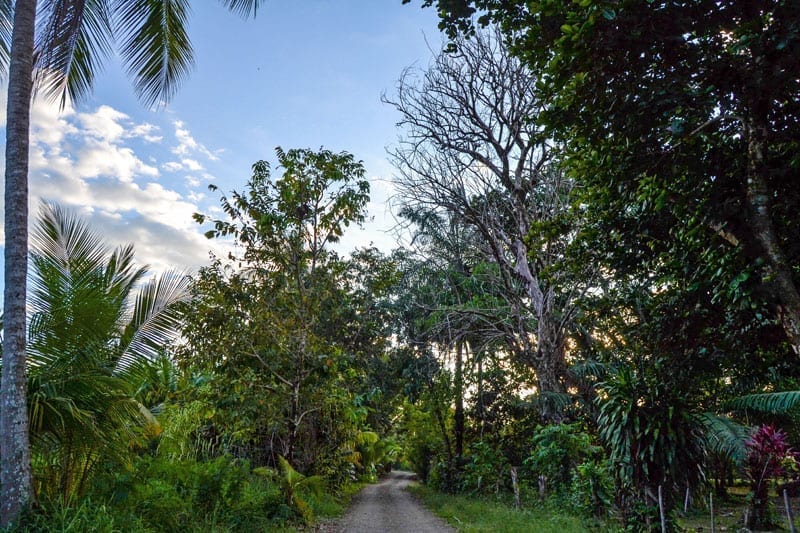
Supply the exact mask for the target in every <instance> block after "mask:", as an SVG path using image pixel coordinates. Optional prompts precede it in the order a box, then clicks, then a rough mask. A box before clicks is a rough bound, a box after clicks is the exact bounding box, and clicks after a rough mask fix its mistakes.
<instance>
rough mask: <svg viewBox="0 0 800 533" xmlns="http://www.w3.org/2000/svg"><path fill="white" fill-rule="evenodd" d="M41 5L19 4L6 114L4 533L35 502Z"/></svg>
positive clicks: (1, 409)
mask: <svg viewBox="0 0 800 533" xmlns="http://www.w3.org/2000/svg"><path fill="white" fill-rule="evenodd" d="M35 27H36V0H17V2H16V4H15V7H14V26H13V31H12V38H11V57H10V61H9V78H8V102H7V109H6V113H7V114H6V117H7V121H6V181H5V286H4V290H3V369H2V383H0V398H2V403H1V404H0V527H5V526H7V525H9V524H11V523H13V522H14V521H15V520H16V518H17V517H18V516H19V513H20V511H21V510H22V509H24V508H25V507H26V505H27V504H28V502H29V501H30V499H31V494H32V492H31V490H32V483H31V454H30V444H29V438H28V412H27V404H26V401H25V383H26V382H25V297H26V284H25V279H26V276H27V272H28V151H29V132H30V118H31V95H32V92H33V80H32V73H33V42H34V32H35Z"/></svg>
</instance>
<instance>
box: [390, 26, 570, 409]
mask: <svg viewBox="0 0 800 533" xmlns="http://www.w3.org/2000/svg"><path fill="white" fill-rule="evenodd" d="M535 84H536V80H535V79H534V77H533V76H532V75H531V73H530V72H529V71H528V70H527V69H526V68H525V67H523V66H522V65H521V64H520V63H519V61H517V60H516V59H514V58H512V57H511V56H510V55H509V54H508V52H507V50H506V48H505V46H504V45H503V43H502V38H501V37H500V36H499V33H497V32H496V31H487V32H483V33H478V34H477V35H475V36H474V37H472V38H470V39H469V40H464V39H462V40H459V41H457V42H456V43H455V51H443V52H441V53H440V54H438V56H437V57H436V58H435V59H434V60H433V62H432V64H431V65H430V66H429V67H428V68H427V69H425V70H419V69H407V70H406V71H405V72H404V73H403V75H402V77H401V79H400V81H399V83H398V87H397V93H396V96H394V97H393V98H388V97H384V101H385V102H387V103H389V104H391V105H393V106H394V107H395V108H396V109H397V111H399V112H400V114H401V119H400V121H399V123H398V125H399V126H400V127H401V131H402V133H401V138H400V141H399V144H398V146H397V147H396V149H394V150H393V151H392V157H393V160H394V164H395V166H396V168H397V170H398V172H399V175H398V177H397V178H396V186H397V189H398V198H399V199H400V201H401V202H402V204H403V205H405V206H408V207H410V208H412V209H417V210H429V211H434V212H440V213H441V212H446V213H447V214H449V215H450V216H453V217H456V218H458V219H460V220H461V221H462V222H463V223H464V224H467V225H469V226H471V227H473V228H474V230H475V231H476V232H477V233H478V234H479V235H480V237H481V242H480V247H481V251H482V252H483V253H484V255H485V257H486V260H487V261H492V262H494V263H496V264H497V266H498V271H499V275H500V280H499V283H501V285H502V294H503V297H504V298H505V299H506V300H507V301H506V302H505V306H504V308H505V312H506V313H507V316H506V317H505V318H504V320H502V321H499V322H498V327H499V328H501V329H502V332H501V333H502V334H504V335H505V338H506V341H507V343H508V345H509V346H510V347H511V349H512V350H513V352H514V354H515V356H516V357H517V358H518V359H519V360H520V361H522V362H523V363H525V364H527V365H530V366H532V367H533V369H534V370H535V372H536V375H537V382H538V383H537V385H538V390H539V392H540V393H563V392H564V391H565V385H564V372H565V341H566V336H567V328H568V325H569V323H570V321H571V320H572V318H573V314H574V306H573V302H574V295H573V294H572V293H571V290H572V289H569V287H567V288H566V290H565V288H564V287H563V286H560V287H558V288H557V283H554V277H553V271H554V268H553V267H554V266H555V265H557V263H558V262H559V261H561V260H562V259H563V253H564V247H565V246H566V242H567V241H568V238H569V231H567V232H564V233H562V234H561V235H560V236H556V237H551V238H548V239H544V240H542V239H534V240H533V241H535V243H534V242H533V241H532V240H530V239H528V236H529V234H530V232H531V229H532V228H533V227H534V226H537V227H541V225H542V223H545V224H547V223H555V222H556V221H558V220H560V219H564V218H565V217H566V215H567V212H568V208H569V206H568V202H569V199H570V192H571V190H572V189H573V183H572V182H571V181H570V180H569V179H567V178H566V177H565V176H564V174H563V173H562V172H561V170H560V169H559V166H558V164H557V161H556V159H555V157H554V154H555V150H554V149H553V148H552V146H551V144H550V143H549V142H548V141H547V139H545V138H544V137H543V135H542V132H541V131H540V129H539V128H538V127H537V126H535V125H534V122H533V121H532V118H533V117H535V116H536V115H537V114H538V113H539V112H540V111H541V109H542V104H541V102H539V100H538V99H537V96H536V88H535ZM545 271H547V272H548V275H547V276H544V275H543V273H544V272H545ZM556 277H557V274H556ZM545 396H546V394H545ZM544 414H545V415H546V416H550V417H552V416H553V413H552V412H550V413H548V412H545V413H544Z"/></svg>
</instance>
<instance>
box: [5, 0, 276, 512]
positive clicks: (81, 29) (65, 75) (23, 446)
mask: <svg viewBox="0 0 800 533" xmlns="http://www.w3.org/2000/svg"><path fill="white" fill-rule="evenodd" d="M220 1H221V2H222V4H223V5H224V6H225V7H227V8H228V9H229V10H231V11H234V12H237V13H239V14H241V15H243V16H249V15H253V16H255V13H256V11H257V8H258V6H259V5H260V4H261V2H262V1H263V0H220ZM189 5H190V1H189V0H91V1H90V0H44V1H43V3H42V6H41V8H40V9H39V17H37V0H16V1H12V0H0V66H3V67H4V66H5V65H8V100H7V111H6V117H7V118H6V182H5V287H4V295H3V309H4V316H5V322H4V330H3V338H4V341H5V342H4V343H3V373H2V382H1V383H0V397H2V404H0V450H2V453H1V454H0V527H2V526H5V525H8V524H9V523H12V522H14V521H15V520H16V518H17V517H18V516H19V513H20V512H21V510H22V509H24V508H25V506H26V505H27V504H28V502H29V501H30V498H31V494H32V492H31V491H32V486H31V469H30V445H29V440H28V419H27V410H26V390H25V384H26V377H25V368H26V338H25V331H26V323H25V321H26V310H25V302H26V289H27V287H26V275H27V270H28V265H27V253H28V155H29V146H28V143H29V141H28V136H29V133H30V104H31V98H32V95H33V90H34V81H33V78H34V73H36V82H37V84H36V86H37V87H39V88H41V89H42V90H43V91H44V92H45V93H46V94H48V95H50V96H52V97H56V98H59V99H60V101H61V103H62V105H63V104H64V103H66V101H67V97H70V98H72V99H74V100H78V99H80V98H81V97H83V96H85V95H87V94H88V93H89V91H90V90H91V88H92V84H93V81H94V75H95V73H96V72H97V70H98V69H99V67H100V63H101V62H102V60H103V59H104V58H105V56H107V55H108V54H109V53H110V51H111V49H112V43H113V42H114V40H115V39H119V40H120V43H119V50H120V55H121V57H122V59H123V61H124V62H125V64H126V66H127V68H128V73H129V75H130V76H131V77H132V78H133V81H134V86H135V88H136V91H137V93H138V94H139V96H140V97H141V99H142V100H143V102H144V103H146V104H153V103H156V102H158V101H160V100H161V99H168V98H169V97H170V96H172V95H173V93H174V91H175V90H176V88H177V85H178V83H179V82H180V80H181V79H182V78H184V77H185V76H186V75H187V74H188V71H189V69H190V67H191V65H192V61H193V54H192V46H191V43H190V41H189V39H188V36H187V34H186V21H187V17H188V13H189ZM12 18H13V24H12ZM37 20H38V22H39V24H38V27H37ZM3 70H4V69H3Z"/></svg>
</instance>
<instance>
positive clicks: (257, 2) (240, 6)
mask: <svg viewBox="0 0 800 533" xmlns="http://www.w3.org/2000/svg"><path fill="white" fill-rule="evenodd" d="M262 2H264V0H222V5H224V6H225V7H226V8H228V9H229V10H230V11H232V12H233V13H237V14H238V15H241V16H242V17H250V16H252V17H253V18H255V16H256V13H257V12H258V8H259V7H260V6H261V3H262Z"/></svg>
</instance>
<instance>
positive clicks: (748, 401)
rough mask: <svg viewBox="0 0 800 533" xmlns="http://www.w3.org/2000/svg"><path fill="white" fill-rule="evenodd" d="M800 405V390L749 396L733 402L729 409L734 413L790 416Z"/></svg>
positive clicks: (730, 403) (728, 405)
mask: <svg viewBox="0 0 800 533" xmlns="http://www.w3.org/2000/svg"><path fill="white" fill-rule="evenodd" d="M799 405H800V390H794V391H783V392H765V393H761V394H747V395H745V396H740V397H739V398H735V399H733V400H731V401H730V402H729V403H728V404H727V407H729V408H730V409H732V410H734V411H757V412H759V413H765V414H772V415H782V414H788V413H789V412H791V411H793V410H795V409H796V408H797V407H798V406H799Z"/></svg>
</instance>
